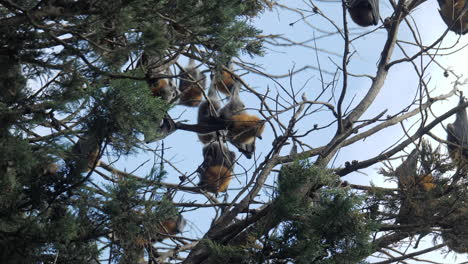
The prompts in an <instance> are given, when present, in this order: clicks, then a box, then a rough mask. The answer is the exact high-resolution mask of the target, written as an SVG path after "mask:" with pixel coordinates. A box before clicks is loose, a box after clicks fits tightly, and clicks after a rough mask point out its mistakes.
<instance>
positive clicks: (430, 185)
mask: <svg viewBox="0 0 468 264" xmlns="http://www.w3.org/2000/svg"><path fill="white" fill-rule="evenodd" d="M419 184H420V185H421V187H422V188H423V189H424V190H425V191H426V192H428V191H430V190H432V189H434V188H435V187H436V185H435V183H434V177H432V174H430V173H429V174H426V175H424V176H422V177H421V178H420V179H419Z"/></svg>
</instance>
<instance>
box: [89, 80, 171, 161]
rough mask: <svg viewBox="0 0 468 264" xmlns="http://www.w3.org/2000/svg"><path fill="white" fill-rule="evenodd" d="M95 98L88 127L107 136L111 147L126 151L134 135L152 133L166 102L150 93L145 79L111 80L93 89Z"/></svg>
mask: <svg viewBox="0 0 468 264" xmlns="http://www.w3.org/2000/svg"><path fill="white" fill-rule="evenodd" d="M94 98H96V101H95V103H94V107H93V109H92V110H91V113H92V115H89V116H88V117H87V118H88V121H87V123H88V130H89V131H91V134H95V135H96V136H97V138H105V137H106V138H108V139H109V142H112V146H113V147H114V150H117V151H124V152H128V151H129V150H131V149H132V147H134V146H135V145H136V144H137V142H138V141H139V140H138V136H140V135H142V134H144V135H145V137H156V136H157V135H158V130H157V128H158V127H159V123H160V121H161V119H162V117H163V116H164V113H165V111H166V110H167V109H168V105H167V104H166V103H165V102H164V101H162V100H161V99H160V98H154V97H152V96H150V90H149V89H148V87H147V85H146V83H143V82H139V81H133V80H128V79H117V80H112V81H111V82H110V83H109V87H108V89H102V90H96V94H95V95H94Z"/></svg>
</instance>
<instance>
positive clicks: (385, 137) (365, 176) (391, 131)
mask: <svg viewBox="0 0 468 264" xmlns="http://www.w3.org/2000/svg"><path fill="white" fill-rule="evenodd" d="M281 3H283V4H285V5H291V6H294V7H300V8H303V9H304V12H305V13H306V14H307V15H310V16H308V18H307V22H308V23H310V24H311V25H313V27H315V28H316V29H313V28H311V27H310V26H308V25H306V24H305V23H304V22H303V21H298V19H299V18H300V17H299V16H298V15H297V14H296V13H294V12H291V11H285V10H280V9H276V8H275V9H274V10H272V11H267V12H265V13H264V14H263V15H262V16H261V17H259V18H256V19H254V20H252V21H251V22H252V23H253V24H254V25H256V26H257V27H258V28H260V29H262V30H263V33H262V34H264V35H268V34H282V35H284V36H287V37H288V38H290V39H292V40H295V41H298V42H301V41H305V40H311V39H314V38H316V41H315V42H314V41H310V42H308V44H309V45H316V46H317V47H318V48H320V49H325V50H327V51H328V52H317V53H316V52H315V51H314V50H313V49H310V48H304V47H273V46H271V45H267V49H266V53H265V56H263V57H253V58H250V57H249V56H248V55H245V56H242V57H241V58H242V60H245V61H248V62H254V63H256V64H258V65H259V66H261V67H263V68H264V71H265V72H267V73H270V74H286V73H288V71H291V70H292V69H299V68H301V67H303V66H305V65H310V66H317V65H318V64H319V63H320V65H321V67H322V68H323V69H326V70H329V71H331V72H334V71H335V70H336V66H335V64H338V65H341V57H340V55H339V54H342V49H343V41H342V39H341V38H340V37H339V36H337V35H336V34H335V35H332V36H329V37H323V38H322V37H321V36H322V35H323V34H324V33H322V32H321V30H325V31H333V30H334V29H333V27H332V26H330V24H329V23H327V21H326V20H325V19H323V18H321V17H320V16H318V15H313V14H312V13H311V7H310V6H308V5H307V4H306V3H307V1H306V2H302V1H297V0H296V1H294V0H289V1H281ZM314 3H315V4H316V5H317V6H318V7H319V8H320V10H321V11H322V12H323V13H325V14H327V16H329V17H330V18H331V19H332V20H334V21H336V22H337V24H338V25H341V24H340V21H341V16H342V10H341V2H335V1H333V2H332V1H327V2H325V1H323V2H322V1H321V2H314ZM380 7H381V10H380V13H381V17H382V18H383V19H384V18H386V17H389V16H390V15H391V11H390V6H389V4H388V2H381V3H380ZM437 9H438V4H437V2H436V1H435V0H429V1H427V2H425V3H423V4H422V5H420V6H419V7H418V8H417V9H416V10H415V11H413V12H412V13H411V16H410V19H409V20H410V21H412V23H416V24H417V25H418V30H419V32H418V33H419V35H420V37H421V39H422V42H423V43H424V44H426V45H429V44H431V43H432V42H433V41H434V40H436V39H437V38H438V37H439V36H440V35H441V34H442V33H443V32H444V30H445V29H446V25H445V24H444V23H443V21H442V19H441V18H440V16H439V14H438V11H437ZM348 18H349V17H348ZM294 22H295V23H294ZM291 23H293V24H291ZM381 24H382V23H381V22H379V26H380V25H381ZM349 27H350V30H351V32H353V33H364V32H367V31H369V30H373V29H375V28H376V27H369V28H360V27H358V26H357V25H355V24H354V23H352V22H350V21H349ZM399 36H400V39H402V40H409V41H411V40H412V37H411V33H410V32H409V31H408V30H407V28H406V27H404V26H403V27H402V29H401V32H400V35H399ZM385 38H386V31H385V30H384V29H379V30H378V31H377V32H375V33H373V34H370V35H367V36H364V37H362V38H360V39H359V40H357V41H355V42H354V43H353V45H352V49H353V50H355V51H356V53H355V54H353V57H352V61H351V62H350V64H349V69H350V72H352V73H354V74H369V75H374V74H375V71H376V67H375V66H376V64H377V62H378V58H379V56H380V52H381V47H382V44H383V43H384V41H385ZM457 42H458V43H457ZM454 43H457V44H456V47H458V48H460V47H463V46H464V45H466V44H468V35H467V36H463V37H462V38H460V39H459V38H458V35H455V34H454V33H452V32H449V33H448V35H447V37H446V38H445V39H444V41H443V43H442V46H450V45H452V44H454ZM454 50H456V48H455V49H451V51H454ZM416 51H417V50H416V49H414V48H407V52H409V53H410V54H413V53H414V52H416ZM401 56H402V55H401V52H400V51H398V50H397V49H396V52H395V55H394V56H393V59H395V58H401ZM438 60H439V62H441V63H442V64H443V65H444V66H447V67H450V68H451V69H453V70H454V71H456V72H457V73H458V74H462V75H464V76H465V78H466V76H467V75H468V71H467V67H466V61H467V60H468V48H465V49H462V50H460V51H458V52H457V53H454V54H450V55H447V56H443V57H441V58H440V59H438ZM424 61H426V62H427V59H425V60H424ZM180 62H181V63H182V64H185V63H186V60H184V59H182V60H181V61H180ZM418 63H420V62H419V61H418ZM236 69H238V68H236ZM443 72H444V71H443V70H441V69H440V68H439V67H437V66H436V65H435V64H431V65H430V66H429V68H428V71H427V72H426V76H425V77H426V80H430V81H429V88H430V89H434V92H433V95H439V94H443V93H445V92H447V91H448V90H450V89H451V87H452V85H453V84H452V83H453V81H454V78H453V77H452V76H451V77H449V78H446V77H444V76H443ZM238 73H242V74H243V73H246V74H245V75H243V78H244V80H245V81H246V82H247V83H248V84H249V85H250V86H251V87H253V88H255V89H257V91H259V92H265V91H267V89H268V90H270V93H271V94H272V95H273V96H274V95H275V94H276V93H277V92H278V93H279V94H280V95H282V96H285V95H284V92H283V91H281V89H280V88H279V87H278V84H276V83H275V82H273V81H271V80H269V79H267V78H264V77H262V76H260V75H257V74H254V73H249V72H246V71H242V70H239V71H238ZM324 78H325V80H326V81H327V82H330V81H331V80H332V78H333V76H332V75H330V74H324ZM279 82H280V83H281V84H282V85H283V86H284V87H285V88H287V89H291V84H292V87H293V88H294V89H296V90H299V89H301V88H302V91H301V92H300V94H302V93H306V95H307V98H308V99H310V100H312V99H313V98H315V97H316V96H317V95H318V94H319V93H320V92H321V84H320V74H319V72H318V71H316V70H306V71H304V72H301V73H300V74H297V75H295V76H294V77H293V78H292V79H289V78H283V79H281V80H279ZM369 86H370V80H369V79H368V78H362V77H361V78H355V77H350V78H349V86H348V87H349V88H348V89H349V90H348V96H347V98H346V100H345V102H346V103H351V104H355V103H356V102H357V101H358V100H359V99H360V98H362V96H363V95H364V94H365V93H366V92H367V90H368V89H369ZM340 87H341V79H340V80H339V81H338V83H337V89H338V92H339V89H340ZM462 89H464V90H465V94H468V89H467V86H466V85H465V86H464V87H463V88H462ZM417 91H418V79H417V78H415V74H414V70H413V66H412V65H410V64H404V65H403V64H401V65H398V66H396V67H394V68H392V69H391V70H390V73H389V75H388V78H387V80H386V82H385V85H384V87H383V89H382V91H381V93H380V94H379V96H378V97H377V99H376V101H375V103H374V105H373V106H372V107H371V108H369V110H368V111H367V112H366V114H365V115H364V117H363V118H366V117H367V118H370V117H373V116H375V115H376V114H377V113H380V112H382V111H383V110H388V112H387V114H394V113H397V112H398V111H399V110H400V109H401V108H402V107H404V106H406V105H409V104H410V103H411V102H412V101H413V99H414V97H415V96H416V95H417ZM241 97H242V98H243V100H244V101H245V104H246V105H247V107H248V108H254V109H255V108H256V109H258V106H259V101H258V99H256V98H254V97H253V96H251V95H249V94H247V93H245V92H243V93H241ZM329 97H330V94H329V93H326V94H325V95H324V97H323V98H321V101H325V100H326V99H327V98H329ZM284 98H285V97H284ZM280 101H281V100H280ZM285 101H287V100H285ZM456 103H457V99H455V98H454V99H451V100H447V101H443V102H440V103H437V104H436V105H435V106H434V108H433V110H434V113H435V115H438V114H441V113H443V112H444V111H446V110H447V109H450V108H452V107H454V106H455V105H456ZM196 112H197V109H196V108H187V107H183V106H176V107H175V108H174V109H172V110H171V112H170V114H171V116H173V117H179V119H180V120H188V122H187V123H192V124H193V123H195V122H196ZM253 112H255V111H252V113H253ZM289 116H290V113H286V114H284V115H283V116H282V117H281V118H282V120H287V119H288V117H289ZM331 118H333V116H332V115H331V114H330V113H329V112H326V111H322V112H319V113H317V114H314V115H312V116H310V117H309V118H307V119H305V120H303V121H302V122H301V123H300V124H301V125H300V126H299V127H298V128H299V131H303V132H304V131H307V130H308V129H310V128H311V127H312V126H313V125H314V124H319V126H321V125H325V124H327V122H328V121H329V120H330V119H331ZM415 121H416V119H411V120H409V121H406V122H404V126H405V128H409V127H410V126H411V125H412V124H413V123H414V122H415ZM452 121H453V117H452V118H451V119H449V120H448V121H447V122H444V123H445V124H447V123H450V122H452ZM410 131H412V130H410ZM333 133H334V127H332V128H331V129H328V130H327V129H325V130H322V131H317V132H314V133H311V134H309V135H308V136H307V137H306V138H305V139H304V141H306V142H307V143H308V144H309V145H310V146H312V147H318V146H321V145H323V144H324V143H326V142H327V140H329V139H330V138H331V136H332V135H333ZM434 133H435V134H437V135H440V136H441V137H442V138H445V131H444V129H443V128H442V127H441V126H438V127H436V128H435V130H434ZM410 134H411V133H410ZM403 135H404V134H403V131H402V127H401V126H400V125H396V126H393V127H391V128H388V129H386V130H384V131H382V132H380V133H377V134H375V135H373V136H372V137H369V138H367V139H365V140H364V141H361V142H357V143H356V144H354V145H352V146H350V147H346V148H344V149H342V150H341V151H340V152H339V153H338V155H337V157H336V160H335V161H334V162H333V164H330V166H333V167H340V166H343V164H344V162H346V161H351V160H365V159H368V158H371V157H374V156H375V155H377V154H379V153H381V152H382V151H384V150H386V149H387V148H389V147H391V146H392V144H393V143H394V142H395V141H396V140H400V139H401V137H402V136H403ZM272 141H273V133H272V130H271V128H270V127H267V129H266V131H265V134H264V137H263V139H262V140H261V141H257V152H256V158H258V161H257V162H261V161H263V157H264V153H265V152H266V151H268V150H269V149H270V148H271V143H272ZM161 143H162V142H156V143H152V144H150V146H151V147H156V146H158V144H161ZM163 143H164V146H165V147H166V148H168V149H167V150H166V151H165V158H166V159H168V160H170V161H171V162H172V163H173V164H174V165H175V166H177V167H178V168H179V169H181V170H182V172H184V173H187V174H191V173H193V172H194V171H195V170H196V169H197V167H198V166H199V165H200V164H201V163H202V159H203V157H202V144H201V143H200V142H199V141H198V138H197V136H196V134H195V133H191V132H187V131H176V132H175V133H174V134H173V135H171V136H169V137H168V138H166V139H164V140H163ZM408 150H410V148H408ZM287 152H289V148H288V147H286V148H285V149H284V154H286V153H287ZM238 155H239V153H238ZM153 159H154V157H153V156H150V155H137V156H131V157H128V158H121V160H119V162H118V163H117V164H116V167H117V168H125V169H126V171H133V170H135V169H136V168H137V167H139V166H140V165H141V164H142V163H144V162H145V161H148V160H149V162H148V163H146V164H145V165H144V166H141V167H140V168H138V169H137V170H136V171H135V172H134V174H136V175H139V176H144V175H146V174H147V173H148V172H149V168H150V166H151V163H152V161H153ZM104 160H105V158H104ZM105 161H106V160H105ZM400 162H401V161H400V160H399V159H397V160H394V161H392V164H393V165H394V166H397V165H398V164H399V163H400ZM239 163H240V164H242V165H243V166H244V167H245V168H249V167H250V166H253V165H254V164H255V160H254V159H252V160H247V159H246V158H245V157H243V156H242V157H240V160H239ZM379 167H380V165H379V166H373V167H371V168H367V169H364V170H362V171H360V172H359V173H352V174H350V175H348V176H346V177H344V179H345V180H347V181H349V182H351V183H356V184H366V185H368V184H370V183H371V182H372V183H374V184H376V185H378V186H386V187H392V184H393V183H390V182H386V181H384V178H383V177H381V176H380V175H378V174H377V169H378V168H379ZM165 169H167V171H168V176H167V178H166V179H165V182H171V183H178V182H179V174H178V173H177V172H176V171H174V170H173V169H171V168H170V167H169V166H168V167H166V168H165ZM235 172H236V173H237V174H239V175H238V177H237V179H233V181H232V182H231V185H230V191H229V192H228V197H225V196H223V195H219V196H218V199H220V200H223V199H227V200H228V201H229V200H230V199H232V198H233V197H234V196H235V194H236V193H237V191H238V189H236V188H239V187H241V186H243V185H245V183H246V181H247V180H248V179H250V178H249V176H250V175H249V174H248V173H247V175H246V174H245V173H244V169H243V168H242V167H241V166H237V167H236V169H235ZM274 178H275V177H274V176H273V175H272V176H270V177H269V179H268V182H267V183H268V184H273V183H274ZM197 181H198V179H196V178H195V182H197ZM261 194H262V196H261V197H259V199H263V200H268V199H269V198H270V197H271V191H268V190H266V191H265V192H261ZM175 200H176V202H180V201H197V202H199V203H203V202H205V201H206V198H204V197H203V196H202V195H200V194H187V193H184V194H182V193H180V194H178V195H177V196H176V199H175ZM213 216H214V213H213V210H212V209H209V208H201V209H199V210H197V211H192V212H185V213H184V217H185V218H186V219H187V220H188V221H189V226H188V228H186V229H187V231H186V232H184V233H183V235H184V236H188V237H197V238H199V237H201V236H202V235H203V234H204V231H206V230H207V229H208V228H209V226H210V224H211V220H212V218H213ZM425 241H426V242H424V243H425V244H423V246H424V245H430V238H427V239H425ZM419 249H421V247H420V248H419ZM443 257H444V256H441V255H440V252H438V253H437V254H431V255H430V256H429V257H426V258H430V259H431V260H433V261H439V262H440V263H459V262H462V261H463V260H464V261H466V260H467V258H466V255H465V256H460V255H459V256H457V259H455V258H454V256H453V254H448V255H447V256H446V257H445V258H443ZM371 260H375V261H378V259H371ZM407 263H416V262H411V261H408V262H407Z"/></svg>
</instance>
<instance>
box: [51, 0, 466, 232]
mask: <svg viewBox="0 0 468 264" xmlns="http://www.w3.org/2000/svg"><path fill="white" fill-rule="evenodd" d="M438 2H439V6H440V10H439V13H440V15H441V17H442V18H443V20H444V22H445V23H446V24H447V26H448V27H449V28H450V30H452V31H454V32H455V33H457V34H465V33H467V32H468V11H466V9H467V8H468V7H467V8H465V5H466V4H465V0H439V1H438ZM348 11H349V13H350V15H351V18H352V20H353V21H354V22H355V23H356V24H358V25H360V26H363V27H367V26H371V25H377V24H378V20H379V18H380V16H379V1H378V0H351V1H349V3H348ZM463 12H464V13H463ZM158 59H159V58H158ZM151 60H152V57H150V56H147V57H145V56H144V55H143V57H142V59H141V60H140V63H139V64H140V66H141V65H143V66H149V65H150V64H151ZM169 64H170V63H169ZM160 65H161V64H160ZM147 69H148V72H147V76H149V78H148V85H149V87H150V89H151V93H152V95H153V96H155V97H160V98H162V99H163V100H164V101H166V102H168V103H175V102H177V104H179V105H184V106H188V107H198V125H200V126H205V127H206V126H208V127H209V126H215V127H222V128H223V129H220V130H216V131H214V132H209V133H199V134H198V138H199V140H200V141H201V142H202V143H203V144H204V147H203V151H202V152H203V163H202V165H201V166H200V168H199V169H198V173H199V177H200V182H199V186H200V188H201V189H202V190H204V191H208V192H212V193H219V192H226V191H227V189H228V186H229V182H230V180H231V178H232V173H233V168H234V164H235V161H236V154H235V153H234V152H233V151H230V150H229V149H228V148H227V146H226V144H225V143H224V142H225V141H228V142H229V143H231V144H232V145H233V146H234V147H236V148H237V149H238V150H239V151H240V152H241V153H243V154H244V155H245V156H246V157H247V158H249V159H250V158H251V157H252V154H253V153H254V151H255V140H256V139H257V138H259V139H261V135H262V133H263V130H264V126H265V124H264V123H265V121H264V120H262V119H261V118H259V117H258V116H255V115H252V114H249V113H247V112H246V110H245V105H244V103H243V102H242V100H241V98H240V95H239V90H240V86H241V82H240V81H239V80H238V79H236V77H235V76H234V75H233V74H232V70H233V68H232V63H229V65H228V70H223V71H222V72H221V73H217V74H212V80H211V84H210V88H209V90H208V93H207V94H205V92H204V90H205V85H206V78H205V75H204V74H203V73H202V72H201V71H200V70H199V69H198V68H197V66H196V65H195V63H194V61H193V60H192V59H191V60H190V62H189V65H188V66H187V67H186V68H185V69H183V70H182V71H181V73H180V75H179V86H178V87H176V85H175V83H174V81H173V80H172V78H170V77H171V76H172V74H171V71H170V70H169V67H167V66H165V67H164V68H163V69H161V68H160V67H155V68H152V67H147ZM218 94H223V95H225V96H226V98H228V102H227V103H226V104H225V105H224V106H222V105H221V102H222V101H221V100H220V97H219V95H218ZM463 102H464V100H463V97H461V100H460V104H462V103H463ZM447 132H448V133H447V134H448V135H447V141H448V150H449V154H450V156H451V158H452V159H453V160H454V161H456V162H458V163H459V164H462V165H461V166H466V167H468V148H467V146H468V118H467V114H466V109H462V110H460V111H459V112H458V113H457V116H456V120H455V122H454V123H453V124H449V125H448V126H447ZM100 152H101V149H100V144H99V142H97V141H96V140H93V139H92V138H87V139H80V140H79V141H78V142H77V143H76V144H75V145H74V147H73V148H72V154H73V155H75V156H78V157H81V158H80V159H77V160H79V161H81V163H79V164H77V165H76V166H77V167H78V168H80V169H79V170H80V171H82V172H85V171H90V170H91V169H92V168H95V167H96V166H99V157H100ZM57 169H58V168H57V165H56V164H51V165H48V166H47V167H46V168H44V173H56V172H57ZM418 183H419V186H421V187H422V188H423V189H425V190H426V191H428V190H430V189H432V188H434V184H433V183H432V178H430V176H427V175H426V176H423V177H421V178H420V179H418ZM185 225H186V220H185V219H184V218H183V217H182V215H180V214H179V215H178V216H175V217H173V218H170V219H168V220H166V221H164V222H162V223H161V233H163V234H166V236H167V235H169V236H170V235H175V234H177V233H180V232H182V231H183V229H184V226H185Z"/></svg>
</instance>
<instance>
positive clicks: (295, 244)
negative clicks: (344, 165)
mask: <svg viewBox="0 0 468 264" xmlns="http://www.w3.org/2000/svg"><path fill="white" fill-rule="evenodd" d="M338 180H339V179H338V177H337V176H336V175H334V174H333V173H331V172H330V171H329V170H327V169H325V168H321V167H317V166H313V165H310V164H309V163H308V162H307V161H299V162H294V163H293V164H288V165H287V166H283V168H282V169H281V174H280V180H279V197H278V203H277V208H276V210H277V212H278V215H279V216H280V217H282V219H284V220H283V222H282V224H281V225H280V227H281V228H280V231H278V232H277V233H275V234H272V235H271V236H269V238H268V239H267V240H266V241H265V243H266V244H267V245H266V246H265V247H268V248H272V250H273V251H274V252H275V254H277V255H278V256H279V257H278V258H279V259H288V260H290V261H294V263H344V261H350V262H352V263H355V262H358V261H360V260H361V259H363V258H364V257H365V256H367V255H368V254H369V253H371V252H372V251H371V249H372V246H371V244H370V243H369V241H368V239H369V236H370V234H371V231H372V230H375V228H376V226H375V224H374V223H373V222H372V221H369V220H368V218H367V217H366V216H365V215H364V214H362V213H361V212H360V207H361V206H362V205H363V201H364V199H365V196H361V195H358V194H354V193H352V192H351V191H350V190H349V189H347V188H342V187H336V186H338V185H339V184H337V183H338ZM306 182H310V183H311V184H312V186H315V187H313V188H312V189H315V190H317V191H316V192H315V193H314V194H313V195H311V196H312V197H313V199H312V201H310V200H298V199H297V198H295V197H296V196H295V193H296V192H297V190H298V188H301V187H302V186H304V183H306Z"/></svg>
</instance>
